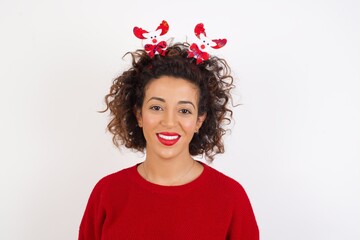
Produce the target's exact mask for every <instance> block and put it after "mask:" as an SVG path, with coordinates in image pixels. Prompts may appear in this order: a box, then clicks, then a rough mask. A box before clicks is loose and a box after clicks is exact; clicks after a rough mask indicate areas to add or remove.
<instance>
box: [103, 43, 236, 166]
mask: <svg viewBox="0 0 360 240" xmlns="http://www.w3.org/2000/svg"><path fill="white" fill-rule="evenodd" d="M188 48H189V44H187V43H176V44H174V45H171V46H169V47H168V48H167V51H166V55H165V56H161V55H155V56H154V57H152V58H151V57H149V55H148V54H147V53H146V51H144V50H136V51H135V52H128V53H126V54H125V56H126V55H131V57H132V66H131V67H130V69H128V70H127V71H124V72H123V73H122V74H121V75H120V76H119V77H117V78H115V79H114V81H113V83H112V86H111V88H110V93H109V94H107V95H106V96H105V103H106V109H105V110H104V111H102V112H106V111H107V110H110V122H109V124H108V126H107V128H108V130H109V131H110V132H111V133H112V134H113V138H112V140H113V143H114V144H115V146H117V147H120V146H125V147H126V148H130V149H133V150H138V151H141V152H144V150H145V148H146V140H145V138H144V135H143V132H142V129H141V128H140V127H139V126H138V124H137V119H136V115H135V112H136V111H137V110H139V109H141V107H142V104H143V100H144V96H145V90H146V86H147V85H148V84H149V83H150V81H151V80H154V79H157V78H160V77H162V76H169V77H175V78H182V79H185V80H187V81H189V82H191V83H193V84H194V85H196V86H197V87H198V89H199V93H200V96H199V106H198V116H202V115H203V114H206V118H205V121H204V122H203V124H202V126H201V128H200V129H199V131H198V133H197V134H194V136H193V138H192V140H191V142H190V145H189V152H190V154H191V155H193V156H195V155H205V159H206V160H207V161H209V162H212V161H213V160H214V155H216V154H218V153H223V152H224V144H223V140H222V136H223V135H224V134H225V133H226V129H225V123H228V124H229V123H230V122H231V118H232V115H233V112H232V111H231V110H230V109H229V108H228V104H229V101H231V100H232V98H231V94H230V90H231V89H232V88H234V85H233V77H232V76H231V75H230V67H229V66H228V64H227V63H226V61H225V60H224V59H221V58H218V57H216V56H212V57H211V58H210V59H208V60H206V61H204V62H202V63H200V64H196V59H194V58H188V52H187V51H188Z"/></svg>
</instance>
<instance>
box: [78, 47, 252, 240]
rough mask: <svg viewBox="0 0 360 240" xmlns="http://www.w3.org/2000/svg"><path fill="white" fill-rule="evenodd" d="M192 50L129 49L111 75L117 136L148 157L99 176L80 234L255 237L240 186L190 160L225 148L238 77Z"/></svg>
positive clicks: (144, 238) (112, 125)
mask: <svg viewBox="0 0 360 240" xmlns="http://www.w3.org/2000/svg"><path fill="white" fill-rule="evenodd" d="M188 48H189V45H188V44H175V45H172V46H169V47H168V48H167V50H166V54H163V55H164V56H162V55H155V56H149V55H148V53H147V52H146V51H144V50H138V51H136V52H133V53H130V54H131V56H132V58H133V61H132V67H131V68H130V69H129V70H128V71H125V72H124V73H123V74H122V75H121V76H119V77H118V78H117V79H115V80H114V82H113V85H112V87H111V90H110V93H109V94H108V95H107V96H106V98H105V99H106V103H107V109H106V110H110V112H111V116H112V119H111V121H110V123H109V125H108V129H109V130H110V132H111V133H113V135H114V136H113V142H114V144H115V145H117V146H125V147H127V148H130V149H134V150H138V151H145V150H146V157H145V160H144V161H143V162H142V163H138V164H136V165H135V166H133V167H130V168H127V169H124V170H121V171H119V172H117V173H114V174H111V175H109V176H107V177H105V178H103V179H102V180H100V181H99V182H98V183H97V185H96V186H95V188H94V190H93V192H92V193H91V196H90V199H89V202H88V205H87V207H86V210H85V213H84V216H83V219H82V222H81V225H80V232H79V239H80V240H89V239H99V240H100V239H142V240H147V239H157V240H159V239H167V240H168V239H170V240H176V239H181V240H184V239H197V240H199V239H206V240H209V239H214V240H215V239H216V240H220V239H239V240H240V239H241V240H257V239H259V232H258V227H257V224H256V220H255V217H254V213H253V210H252V207H251V204H250V202H249V199H248V197H247V195H246V192H245V191H244V189H243V188H242V187H241V185H240V184H239V183H238V182H236V181H235V180H233V179H231V178H230V177H227V176H225V175H224V174H222V173H220V172H218V171H217V170H215V169H213V168H211V167H209V166H208V165H206V164H204V163H202V162H200V161H196V160H194V159H193V156H196V155H203V156H205V158H206V159H207V160H208V161H209V162H211V161H213V159H214V155H215V154H217V153H223V152H224V146H223V143H222V136H223V135H224V133H225V129H224V121H226V120H228V121H230V118H231V116H232V112H231V110H229V109H228V107H227V105H228V102H229V100H230V99H231V96H230V90H231V89H232V88H233V84H232V81H233V79H232V77H231V76H230V75H229V72H230V69H229V68H228V66H227V64H226V62H225V61H224V60H222V59H219V58H217V57H214V56H213V57H211V58H210V59H208V60H206V61H203V62H201V63H200V64H199V63H196V59H194V58H193V57H189V55H188Z"/></svg>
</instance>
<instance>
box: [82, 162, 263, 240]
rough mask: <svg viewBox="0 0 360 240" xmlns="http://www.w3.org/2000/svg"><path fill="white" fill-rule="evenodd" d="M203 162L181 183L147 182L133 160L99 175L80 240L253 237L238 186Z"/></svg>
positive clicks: (256, 236)
mask: <svg viewBox="0 0 360 240" xmlns="http://www.w3.org/2000/svg"><path fill="white" fill-rule="evenodd" d="M202 165H203V166H204V170H203V172H202V173H201V175H200V176H199V177H198V178H197V179H195V180H194V181H192V182H190V183H187V184H185V185H181V186H160V185H156V184H153V183H150V182H148V181H146V180H145V179H143V178H142V177H141V176H140V174H139V173H138V172H137V165H135V166H133V167H130V168H127V169H123V170H121V171H119V172H116V173H113V174H111V175H108V176H106V177H104V178H103V179H101V180H100V181H99V182H98V183H97V184H96V186H95V187H94V189H93V191H92V193H91V195H90V198H89V201H88V204H87V207H86V210H85V213H84V216H83V218H82V221H81V224H80V229H79V240H118V239H121V240H125V239H126V240H140V239H141V240H177V239H179V240H180V239H181V240H195V239H196V240H202V239H204V240H205V239H206V240H212V239H214V240H223V239H224V240H225V239H231V240H235V239H236V240H258V239H259V230H258V226H257V223H256V219H255V216H254V213H253V209H252V207H251V204H250V201H249V199H248V196H247V194H246V192H245V190H244V189H243V187H242V186H241V185H240V184H239V183H238V182H237V181H235V180H233V179H232V178H230V177H228V176H226V175H224V174H222V173H220V172H219V171H217V170H215V169H213V168H211V167H210V166H208V165H206V164H204V163H202Z"/></svg>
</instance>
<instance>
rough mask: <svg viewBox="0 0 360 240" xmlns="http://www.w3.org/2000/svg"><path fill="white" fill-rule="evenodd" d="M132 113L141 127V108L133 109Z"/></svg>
mask: <svg viewBox="0 0 360 240" xmlns="http://www.w3.org/2000/svg"><path fill="white" fill-rule="evenodd" d="M134 114H135V117H136V120H137V123H138V125H139V127H141V128H142V126H143V122H142V115H141V109H134Z"/></svg>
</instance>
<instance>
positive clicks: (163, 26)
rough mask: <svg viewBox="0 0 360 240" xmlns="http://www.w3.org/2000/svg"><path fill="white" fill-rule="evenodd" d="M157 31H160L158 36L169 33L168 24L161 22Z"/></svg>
mask: <svg viewBox="0 0 360 240" xmlns="http://www.w3.org/2000/svg"><path fill="white" fill-rule="evenodd" d="M159 29H161V33H160V36H162V35H164V34H166V33H167V32H168V31H169V24H168V23H167V21H165V20H163V21H162V22H161V23H160V25H159V26H158V27H157V29H156V30H159Z"/></svg>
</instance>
